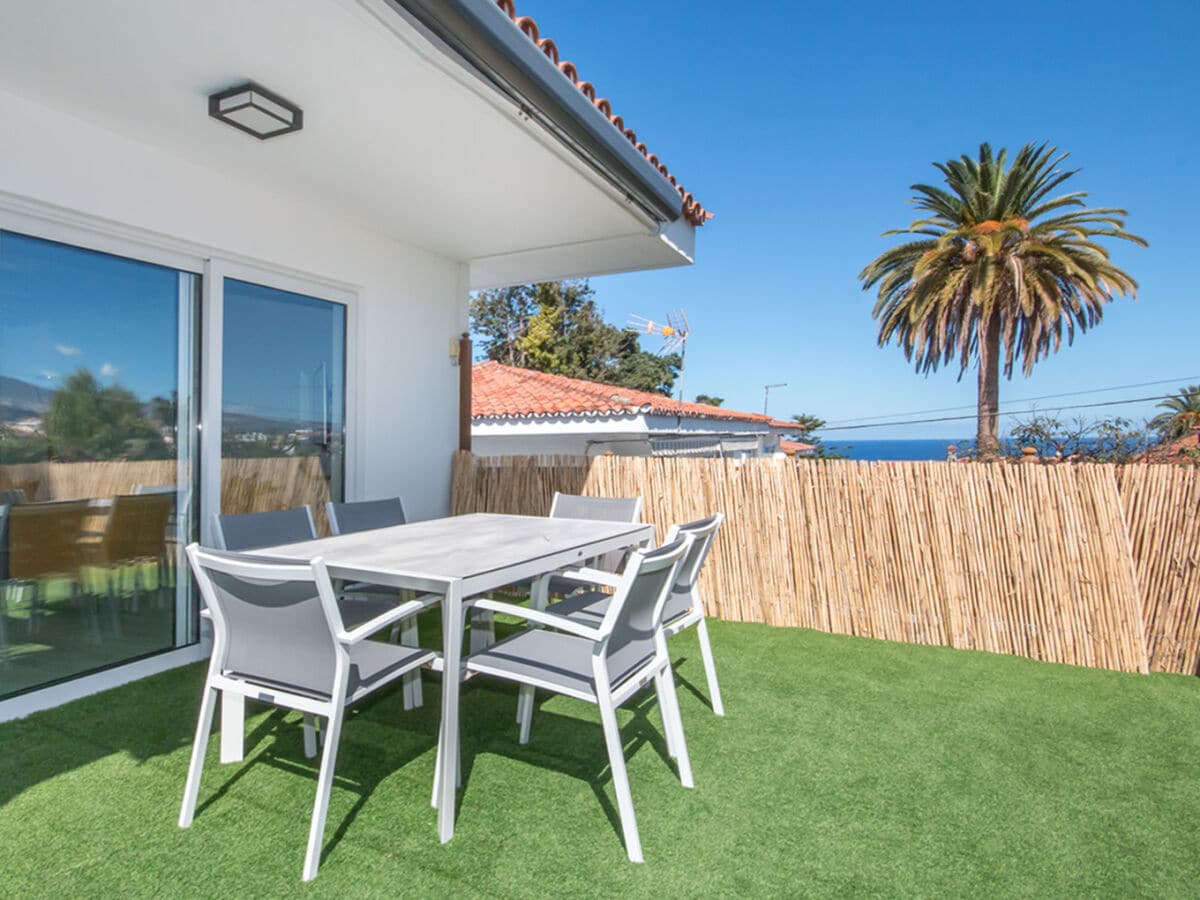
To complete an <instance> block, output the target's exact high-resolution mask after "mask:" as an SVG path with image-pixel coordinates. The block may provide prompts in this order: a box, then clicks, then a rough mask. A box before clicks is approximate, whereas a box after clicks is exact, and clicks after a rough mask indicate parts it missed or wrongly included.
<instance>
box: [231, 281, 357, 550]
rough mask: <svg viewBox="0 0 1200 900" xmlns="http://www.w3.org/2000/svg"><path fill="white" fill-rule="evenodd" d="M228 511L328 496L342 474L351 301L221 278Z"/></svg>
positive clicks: (320, 501)
mask: <svg viewBox="0 0 1200 900" xmlns="http://www.w3.org/2000/svg"><path fill="white" fill-rule="evenodd" d="M223 323H224V324H223V335H222V347H223V349H222V375H221V382H222V409H221V511H222V512H224V513H246V512H263V511H267V510H277V509H288V508H291V507H295V506H301V505H304V504H308V505H309V506H311V507H312V510H313V515H314V518H315V520H316V522H317V527H318V530H320V531H322V532H324V530H325V528H326V525H325V502H326V501H328V500H341V499H342V494H343V486H344V482H345V409H346V307H345V306H344V305H342V304H340V303H334V302H331V301H328V300H322V299H319V298H316V297H310V296H306V295H304V294H297V293H292V292H289V291H283V290H279V289H277V288H272V287H267V286H265V285H261V284H253V283H251V282H247V281H239V280H236V279H232V278H227V279H225V282H224V310H223Z"/></svg>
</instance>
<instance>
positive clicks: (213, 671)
mask: <svg viewBox="0 0 1200 900" xmlns="http://www.w3.org/2000/svg"><path fill="white" fill-rule="evenodd" d="M187 554H188V559H189V561H190V562H191V566H192V571H193V573H194V574H195V576H196V583H197V584H198V585H199V588H200V594H201V596H202V597H203V598H204V601H205V603H206V604H207V605H208V609H209V612H210V614H211V616H212V621H213V635H214V637H213V651H212V658H211V660H210V662H209V667H208V676H207V678H206V679H205V682H204V694H203V696H202V699H201V703H200V716H199V719H198V721H197V723H196V738H195V742H194V743H193V745H192V760H191V764H190V765H189V767H188V775H187V782H186V784H185V786H184V791H183V805H182V808H181V809H180V812H179V827H180V828H187V827H189V826H190V825H191V824H192V818H193V816H194V815H195V811H196V797H197V794H198V793H199V790H200V775H201V772H202V770H203V768H204V755H205V751H206V750H207V748H208V739H209V734H210V732H211V731H212V721H213V712H214V709H215V708H216V701H217V695H218V694H220V695H221V697H222V699H223V702H224V698H226V697H228V696H229V695H230V694H235V695H241V696H242V697H251V698H253V699H255V700H259V701H264V702H267V703H271V704H274V705H276V706H281V707H285V708H287V709H295V710H299V711H300V712H302V713H304V715H305V718H306V719H309V720H311V719H312V718H314V717H317V716H321V717H324V718H325V719H326V720H327V726H326V728H325V729H324V737H325V740H324V743H325V749H324V752H323V754H322V756H321V766H320V772H319V775H318V777H317V796H316V802H315V803H314V805H313V815H312V824H311V827H310V829H309V834H308V849H307V852H306V853H305V857H304V880H305V881H310V880H312V879H313V878H315V877H316V874H317V867H318V866H319V865H320V861H321V845H322V843H323V838H324V833H325V817H326V814H327V812H328V810H329V790H330V785H331V784H332V782H333V770H334V765H335V763H336V760H337V751H338V740H339V738H340V737H341V730H342V722H343V719H344V717H345V711H346V707H347V706H348V705H349V704H351V703H354V702H356V701H358V700H361V699H362V698H363V697H366V696H367V695H368V694H371V693H374V692H375V691H377V690H379V689H380V688H383V687H385V686H387V685H388V684H390V683H392V682H394V681H395V680H397V679H398V678H402V677H403V676H404V675H406V674H407V673H409V672H412V671H413V670H415V669H417V668H419V667H421V666H423V665H425V664H426V663H429V662H432V661H433V660H434V659H435V658H436V657H437V654H436V653H434V652H433V651H431V650H421V649H417V648H413V647H401V646H396V645H393V644H385V643H382V642H380V641H369V640H367V638H368V637H370V635H372V634H374V633H375V632H376V631H378V630H380V629H381V628H384V627H386V626H387V625H389V624H391V623H392V622H399V621H400V620H401V619H403V618H405V617H407V616H411V615H414V614H415V613H417V612H419V611H420V609H421V604H420V603H419V602H416V601H414V602H412V603H407V604H402V605H400V606H395V607H393V608H392V609H390V610H389V611H388V612H386V613H384V614H383V615H382V616H380V617H379V618H377V619H373V620H371V621H369V622H366V623H364V624H363V625H360V626H359V627H357V628H352V629H347V627H346V625H345V623H344V622H343V621H342V616H341V613H340V611H339V609H338V603H337V598H336V596H335V595H334V591H333V585H332V583H331V582H330V580H329V573H328V571H327V570H326V568H325V563H324V562H323V561H322V560H321V559H319V558H318V559H314V560H312V562H311V563H310V564H297V563H294V562H287V563H283V562H275V561H270V560H265V559H262V558H255V557H252V556H248V555H246V554H238V553H225V552H219V551H212V550H202V549H200V547H199V546H198V545H196V544H191V545H189V546H188V548H187ZM307 745H308V741H307V740H306V747H305V752H306V753H309V755H312V753H311V752H310V751H312V752H315V747H310V746H307Z"/></svg>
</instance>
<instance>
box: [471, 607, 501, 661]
mask: <svg viewBox="0 0 1200 900" xmlns="http://www.w3.org/2000/svg"><path fill="white" fill-rule="evenodd" d="M494 643H496V617H495V615H494V614H493V613H492V612H491V610H487V609H473V610H471V652H472V653H481V652H482V651H484V650H486V649H487V648H488V647H490V646H492V644H494Z"/></svg>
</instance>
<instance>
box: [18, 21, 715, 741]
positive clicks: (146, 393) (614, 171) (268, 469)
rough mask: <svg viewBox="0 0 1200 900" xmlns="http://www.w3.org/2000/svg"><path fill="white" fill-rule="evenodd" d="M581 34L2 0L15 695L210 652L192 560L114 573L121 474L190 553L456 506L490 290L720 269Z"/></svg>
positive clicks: (54, 696)
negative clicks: (580, 57) (577, 57)
mask: <svg viewBox="0 0 1200 900" xmlns="http://www.w3.org/2000/svg"><path fill="white" fill-rule="evenodd" d="M666 40H668V42H669V35H668V36H667V37H666ZM678 50H679V52H683V51H684V48H678ZM558 53H559V50H558V48H557V47H556V45H555V44H554V43H553V42H552V41H549V40H547V39H546V38H545V37H543V36H541V35H539V34H538V33H537V27H536V25H535V24H534V23H533V22H532V20H530V19H528V18H523V17H521V18H519V17H518V16H517V11H516V10H515V9H514V8H513V4H512V2H511V0H500V2H498V3H497V2H491V0H255V2H245V0H206V2H203V3H176V2H164V0H113V2H105V3H94V2H85V0H6V2H5V3H3V4H0V122H3V129H2V131H0V134H2V138H0V491H5V490H7V491H8V494H7V495H6V496H7V497H8V499H9V500H10V501H12V502H10V503H8V505H7V506H3V507H0V510H2V509H7V510H8V511H9V512H8V513H7V516H8V518H7V524H6V525H5V528H7V529H8V530H9V538H8V539H10V540H11V546H7V548H6V549H7V550H8V551H10V552H9V553H8V562H7V565H8V566H9V567H10V571H9V572H8V573H7V574H9V575H10V576H11V577H10V578H9V579H8V580H7V581H5V582H4V584H2V585H0V624H3V625H4V626H6V627H5V628H4V629H3V630H2V631H0V719H4V718H9V717H12V716H16V715H22V714H25V713H27V712H29V711H31V710H33V709H36V708H39V707H44V706H47V705H51V704H54V703H58V702H62V701H64V700H67V699H70V698H71V697H74V696H78V695H81V694H84V693H87V692H91V691H94V690H98V689H101V688H103V687H107V686H110V685H113V684H117V683H120V682H121V681H125V680H129V679H132V678H135V677H140V676H142V675H144V674H148V673H150V672H153V671H156V670H159V669H163V668H166V667H169V666H173V665H178V664H181V663H183V662H187V661H190V660H195V659H199V658H201V657H202V656H204V655H205V647H204V646H203V641H202V635H201V632H200V628H199V624H198V619H197V606H196V600H195V596H194V591H193V590H192V589H191V585H190V584H189V583H188V579H187V577H186V572H183V571H177V573H176V574H177V575H178V577H177V578H175V577H171V576H163V575H162V573H161V572H160V573H159V574H157V575H148V574H146V572H145V571H142V570H139V571H138V572H135V573H134V575H133V576H132V578H133V586H132V588H131V587H129V579H128V578H126V579H125V580H124V581H122V580H121V579H117V585H118V586H117V588H116V589H115V594H113V595H110V596H103V595H102V593H97V590H96V588H95V587H94V579H92V578H90V577H89V576H88V574H87V572H86V571H85V570H86V569H87V568H88V566H89V565H91V566H93V567H95V566H99V567H100V568H102V569H103V568H104V567H108V569H110V570H111V569H112V567H113V566H114V565H116V566H117V567H118V568H119V567H120V564H121V563H122V561H121V560H111V559H107V558H104V556H103V553H104V552H105V551H104V550H103V547H100V546H99V545H95V544H94V543H93V545H88V546H86V547H85V546H84V544H85V541H84V538H83V537H81V536H80V535H82V534H83V533H84V532H85V531H89V530H90V531H94V530H96V529H100V530H101V532H103V531H104V529H106V528H110V529H111V528H117V527H118V525H117V523H116V520H117V515H116V514H115V513H112V514H109V512H108V510H109V509H110V508H115V507H112V503H113V498H114V496H117V495H122V494H128V493H132V492H134V491H135V490H141V491H148V490H149V489H151V488H157V489H159V490H160V491H162V490H167V491H169V492H172V493H173V496H174V498H175V499H174V505H173V511H172V513H171V518H170V522H171V528H172V533H171V535H170V541H169V542H168V543H169V545H170V547H172V548H177V547H178V546H181V545H182V544H184V543H186V542H188V541H190V540H192V539H195V538H200V539H201V540H208V539H209V538H211V533H210V527H211V525H210V522H211V517H212V515H213V514H214V513H216V512H217V511H219V510H221V509H222V504H224V510H225V511H227V512H228V511H231V509H232V510H233V511H238V510H241V509H245V508H261V507H263V506H270V505H272V504H294V503H297V502H310V503H313V504H316V503H318V502H319V501H320V500H322V499H324V498H326V497H333V498H338V497H342V496H345V497H347V498H349V499H356V498H368V497H378V496H385V495H395V494H402V495H403V496H404V498H405V501H406V504H407V506H408V508H409V510H410V513H411V514H412V515H414V516H416V517H428V516H434V515H439V514H444V513H445V512H446V511H447V503H448V500H447V497H448V489H449V476H450V459H451V454H452V451H453V450H454V449H455V447H456V446H457V443H458V434H457V428H458V402H459V399H458V398H459V394H458V390H459V372H458V369H456V368H455V366H456V364H457V358H456V357H455V354H456V353H457V348H458V346H459V345H458V344H457V342H456V341H457V337H458V336H459V335H460V334H461V333H462V332H464V331H465V330H466V328H467V296H468V293H469V291H471V290H473V289H476V288H484V287H491V286H498V285H505V284H512V283H519V282H530V281H535V280H545V279H556V278H564V277H573V276H586V275H595V274H601V273H607V272H621V271H627V270H637V269H649V268H660V267H669V266H679V265H687V264H689V263H691V262H692V260H693V256H694V247H695V232H696V228H697V226H698V225H701V224H703V223H704V221H705V219H706V218H707V217H708V215H709V214H708V213H707V212H706V211H705V210H704V209H703V207H701V206H700V205H699V204H698V203H697V202H696V201H695V200H694V198H693V197H692V196H691V195H690V194H688V193H687V192H686V191H685V190H684V189H683V188H682V187H680V186H678V185H677V184H676V183H675V179H674V177H673V176H672V175H671V174H670V173H669V172H667V170H666V168H665V167H664V166H662V165H661V164H660V163H659V161H658V159H657V157H656V156H654V155H653V154H651V153H650V152H649V150H648V149H647V148H645V147H644V146H643V145H641V144H640V143H639V142H638V140H637V137H636V135H635V134H634V133H633V132H632V130H627V129H626V126H625V123H624V122H623V121H622V120H621V119H620V117H619V116H618V115H616V114H615V113H614V112H613V111H612V109H611V107H610V106H609V103H608V101H607V100H604V99H603V98H602V97H601V98H598V97H596V94H595V91H594V89H593V88H592V86H591V85H590V84H589V83H587V82H584V81H582V80H581V78H580V76H579V73H578V72H577V71H576V70H575V67H574V66H573V65H571V64H570V63H569V62H568V61H567V60H566V59H565V58H564V59H559V57H558ZM59 397H71V398H74V402H73V404H67V403H63V402H56V399H55V398H59ZM81 398H82V399H81ZM89 398H90V399H89ZM131 398H132V399H131ZM88 404H91V406H89V405H88ZM72 410H74V412H72ZM118 411H119V414H118ZM72 415H73V416H75V417H76V420H75V421H74V423H73V424H74V426H75V427H71V425H72V423H71V422H69V421H68V422H64V419H69V418H70V416H72ZM35 419H38V420H44V423H45V427H44V432H43V431H37V430H34V431H32V432H30V431H28V430H26V431H25V432H21V433H18V432H19V429H20V425H19V424H17V426H16V428H15V429H10V428H8V427H7V424H6V423H9V422H12V423H14V424H16V423H20V422H22V421H24V422H28V421H32V420H35ZM88 422H92V423H93V424H94V427H93V425H89V424H87V423H88ZM98 423H103V426H104V427H101V424H98ZM163 434H167V435H169V436H170V437H171V440H169V441H168V440H165V439H163V438H162V435H163ZM156 436H157V437H156ZM88 460H91V461H98V462H96V463H95V464H94V465H91V466H84V467H81V466H79V465H77V463H78V462H80V461H88ZM85 469H86V472H87V473H91V474H87V475H86V477H85V475H84V470H85ZM285 471H286V473H287V475H286V477H279V478H277V479H276V476H275V475H273V474H272V473H273V472H285ZM97 473H99V474H97ZM101 476H102V477H101ZM88 479H91V480H88ZM273 479H275V480H273ZM22 499H23V501H24V502H23V503H21V502H20V501H21V500H22ZM59 501H64V502H63V503H62V504H61V505H59V506H55V507H53V508H50V507H46V508H44V509H43V510H42V512H44V513H46V515H47V516H51V514H53V516H51V518H50V519H47V520H46V521H51V520H52V521H53V522H54V528H55V529H57V531H56V532H55V533H56V534H57V535H58V536H59V537H60V538H62V540H61V541H59V544H61V548H60V549H61V553H60V555H59V557H58V558H56V559H55V560H54V561H53V563H45V562H44V561H43V562H35V561H34V559H33V555H31V554H30V553H28V552H26V551H25V550H23V549H22V548H23V547H25V545H24V544H22V540H25V539H26V537H27V535H28V533H29V531H28V521H27V517H28V515H29V512H30V511H29V510H28V509H26V510H25V512H23V513H22V512H19V510H21V508H22V506H26V507H34V506H42V505H44V504H46V503H48V502H54V503H58V502H59ZM2 502H4V501H0V503H2ZM81 504H82V505H81ZM106 516H107V517H108V519H107V524H106V521H105V517H106ZM81 522H82V523H86V525H87V527H86V528H85V527H84V526H83V524H81ZM2 530H3V529H0V531H2ZM23 536H24V537H23ZM84 550H86V551H87V552H86V553H85V552H84ZM165 557H166V554H164V558H165ZM169 562H170V561H169V560H168V563H169ZM46 566H51V567H52V568H53V569H54V571H47V570H46ZM39 567H40V568H39ZM168 567H169V566H168ZM138 579H141V581H140V582H139V581H138ZM129 591H133V592H134V593H135V594H136V592H138V591H141V592H143V593H145V592H154V593H157V595H158V596H159V598H160V600H165V602H164V603H163V604H162V605H161V606H160V604H159V603H153V602H141V603H138V602H137V597H136V596H132V597H131V596H127V594H128V592H129ZM111 593H112V592H110V594H111ZM164 610H165V612H164ZM97 613H99V615H97ZM155 616H157V617H158V618H154V617H155ZM35 637H36V640H35V639H34V638H35ZM35 657H36V660H37V665H26V661H28V660H29V659H32V658H35Z"/></svg>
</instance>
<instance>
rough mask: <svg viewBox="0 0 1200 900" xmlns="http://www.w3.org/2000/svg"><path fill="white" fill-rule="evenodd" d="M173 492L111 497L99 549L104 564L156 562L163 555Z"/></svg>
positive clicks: (165, 550) (172, 504)
mask: <svg viewBox="0 0 1200 900" xmlns="http://www.w3.org/2000/svg"><path fill="white" fill-rule="evenodd" d="M174 509H175V494H174V493H170V494H167V493H160V492H155V493H150V494H118V495H117V496H116V497H113V505H112V510H111V512H110V513H109V516H108V524H107V525H106V526H105V528H104V540H103V542H102V547H103V549H104V557H105V559H106V560H107V561H108V562H110V563H111V562H119V561H121V560H127V559H142V558H152V559H159V558H161V557H163V556H164V555H165V554H166V552H167V529H168V525H167V523H168V522H169V520H170V518H171V513H172V512H173V511H174Z"/></svg>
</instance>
